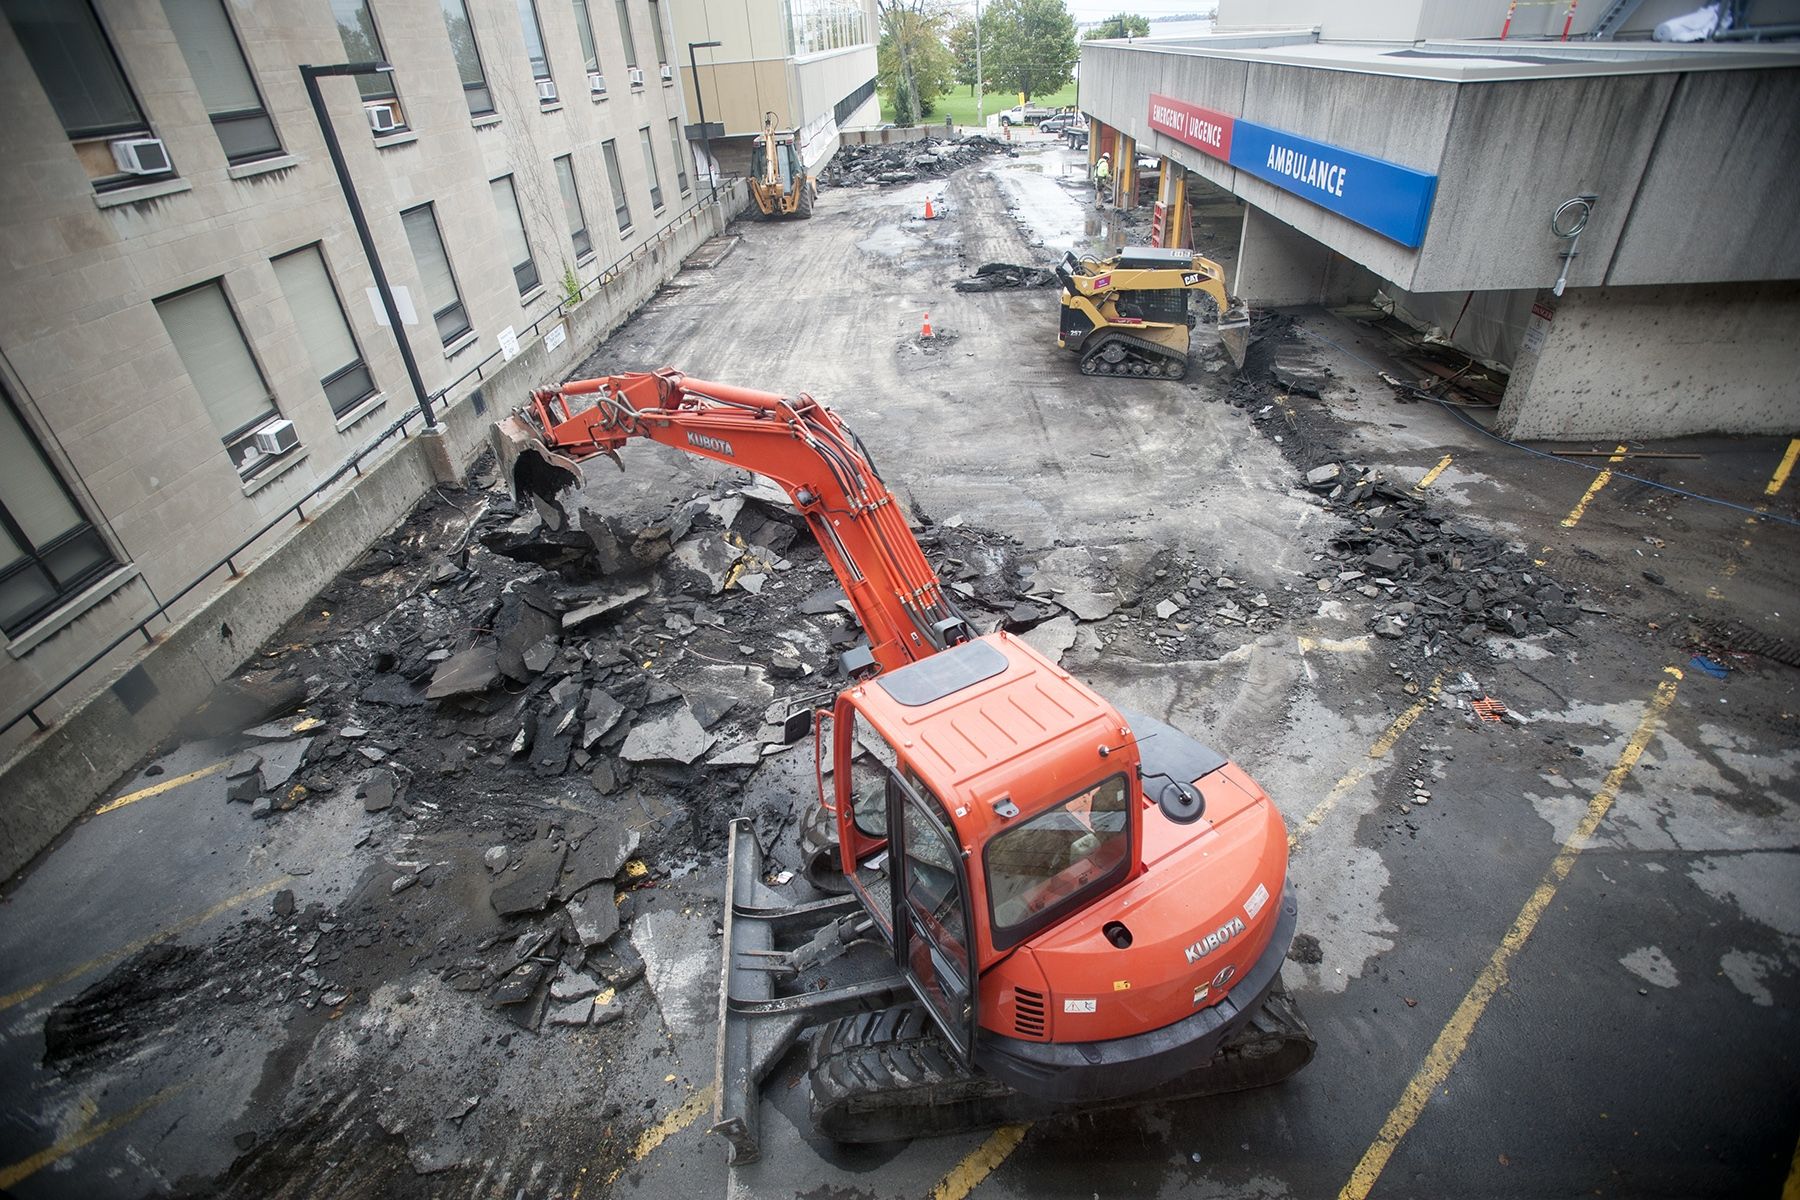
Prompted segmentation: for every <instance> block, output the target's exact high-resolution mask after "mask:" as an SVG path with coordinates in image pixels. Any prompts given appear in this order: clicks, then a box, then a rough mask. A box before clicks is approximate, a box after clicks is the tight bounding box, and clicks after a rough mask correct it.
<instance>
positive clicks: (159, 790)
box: [94, 759, 231, 817]
mask: <svg viewBox="0 0 1800 1200" xmlns="http://www.w3.org/2000/svg"><path fill="white" fill-rule="evenodd" d="M230 765H231V760H230V759H225V760H223V761H220V762H216V763H214V764H213V765H212V766H210V767H201V768H200V769H199V770H198V771H189V772H188V773H187V774H186V775H177V776H176V777H175V778H173V779H165V780H163V781H162V782H161V783H156V784H152V785H150V786H149V787H147V788H140V789H139V790H137V791H135V792H127V793H125V794H124V795H123V796H119V797H117V798H116V799H113V800H108V801H107V802H106V803H105V804H102V805H101V806H100V807H99V808H97V809H95V810H94V815H95V816H96V817H99V816H104V815H105V814H107V813H109V812H111V811H113V809H115V808H124V807H125V806H126V805H127V804H136V803H137V802H138V801H139V800H148V799H149V798H150V797H152V796H160V795H162V794H163V793H164V792H168V791H173V790H174V789H175V788H178V787H180V786H181V785H182V784H185V783H192V782H194V780H196V779H205V778H206V777H207V776H208V775H217V774H218V773H219V772H220V771H223V770H224V769H225V768H226V767H228V766H230Z"/></svg>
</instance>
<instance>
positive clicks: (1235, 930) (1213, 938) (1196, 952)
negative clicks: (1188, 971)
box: [1187, 917, 1244, 963]
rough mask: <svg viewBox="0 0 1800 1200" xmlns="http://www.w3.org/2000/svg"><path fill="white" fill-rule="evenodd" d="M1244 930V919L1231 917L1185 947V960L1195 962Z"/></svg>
mask: <svg viewBox="0 0 1800 1200" xmlns="http://www.w3.org/2000/svg"><path fill="white" fill-rule="evenodd" d="M1242 932H1244V919H1243V918H1242V917H1233V918H1231V920H1229V921H1227V922H1225V924H1223V925H1221V926H1219V927H1218V928H1217V929H1215V930H1213V931H1212V932H1211V933H1209V934H1207V935H1206V936H1205V937H1203V938H1201V939H1200V940H1199V941H1197V942H1195V943H1194V944H1193V945H1191V946H1189V947H1188V948H1187V960H1188V961H1189V962H1191V963H1197V962H1199V961H1200V960H1201V959H1203V958H1205V957H1206V956H1207V955H1209V954H1211V953H1212V952H1213V951H1214V950H1217V949H1218V948H1219V947H1220V946H1223V945H1224V944H1225V943H1226V942H1229V941H1230V940H1231V939H1232V938H1234V937H1236V936H1237V935H1238V934H1240V933H1242Z"/></svg>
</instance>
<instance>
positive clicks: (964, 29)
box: [944, 16, 979, 96]
mask: <svg viewBox="0 0 1800 1200" xmlns="http://www.w3.org/2000/svg"><path fill="white" fill-rule="evenodd" d="M944 40H945V42H946V43H948V45H949V47H950V57H951V59H952V60H953V61H954V63H955V65H956V67H955V69H956V82H958V83H960V84H963V85H964V86H966V87H967V88H968V89H969V95H971V96H973V95H974V94H975V84H976V83H977V82H978V81H977V79H976V76H977V74H978V73H979V72H978V71H977V70H976V67H977V65H978V64H977V62H976V54H975V41H976V26H975V18H974V17H970V16H961V17H958V18H956V20H955V21H953V22H952V23H951V25H950V32H949V33H948V34H947V35H946V36H945V38H944Z"/></svg>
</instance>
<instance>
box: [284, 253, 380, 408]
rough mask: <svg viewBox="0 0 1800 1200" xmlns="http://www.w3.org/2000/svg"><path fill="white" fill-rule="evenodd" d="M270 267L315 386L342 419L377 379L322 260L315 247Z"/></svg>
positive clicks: (365, 396) (366, 395)
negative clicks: (308, 361) (315, 379)
mask: <svg viewBox="0 0 1800 1200" xmlns="http://www.w3.org/2000/svg"><path fill="white" fill-rule="evenodd" d="M274 267H275V278H276V279H278V280H280V281H281V294H282V295H284V296H286V297H287V302H288V309H289V311H291V312H292V313H293V314H294V324H295V325H297V326H299V328H300V340H301V342H303V343H304V344H305V346H306V353H307V356H308V357H309V358H311V359H312V364H313V370H315V371H316V372H318V376H319V386H320V387H321V388H323V389H325V398H326V399H327V400H329V401H331V411H332V412H334V413H336V414H337V415H338V416H340V417H341V416H343V415H344V414H345V413H347V412H349V411H350V410H351V409H353V408H355V407H356V406H357V405H358V404H361V403H362V402H363V401H364V400H367V399H368V398H369V397H370V396H373V395H374V394H375V379H374V377H373V376H372V375H370V374H369V367H368V364H367V363H365V362H364V361H363V356H362V351H361V350H359V349H358V348H357V345H356V337H355V335H354V334H352V333H351V332H350V322H349V321H348V320H346V319H345V317H344V305H343V301H341V300H340V299H339V298H338V294H337V289H336V288H335V287H333V286H332V284H331V273H330V272H328V271H327V270H326V269H325V256H324V255H323V254H321V253H320V251H319V247H318V246H317V245H312V246H306V247H303V248H301V249H299V250H295V251H293V252H292V253H290V254H284V255H282V256H281V257H280V258H278V259H276V260H275V261H274Z"/></svg>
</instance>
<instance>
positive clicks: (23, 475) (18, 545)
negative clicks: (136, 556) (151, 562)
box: [0, 388, 117, 635]
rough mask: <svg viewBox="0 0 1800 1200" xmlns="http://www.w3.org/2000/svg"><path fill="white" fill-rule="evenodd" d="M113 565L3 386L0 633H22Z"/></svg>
mask: <svg viewBox="0 0 1800 1200" xmlns="http://www.w3.org/2000/svg"><path fill="white" fill-rule="evenodd" d="M116 562H117V560H116V559H114V558H113V554H112V551H111V550H110V549H108V548H107V545H106V540H105V539H104V538H102V537H101V536H100V531H99V530H97V529H95V528H94V527H93V525H92V524H91V523H89V521H88V519H87V518H86V517H84V516H83V515H82V513H81V509H80V508H79V507H78V506H77V505H76V503H75V497H74V496H73V495H71V494H70V492H69V489H68V487H67V486H65V485H64V483H63V481H62V477H61V476H59V475H58V474H57V473H56V471H55V469H54V468H53V467H51V465H50V460H49V459H48V458H47V457H45V455H44V451H43V448H42V447H41V446H40V445H39V444H38V440H37V438H36V437H35V436H33V434H32V432H31V430H30V428H29V427H27V426H26V424H25V422H24V421H23V420H22V419H21V418H20V416H19V413H18V410H17V409H15V408H14V407H13V402H12V397H11V396H10V395H8V394H7V393H6V391H5V389H4V388H0V630H3V631H5V632H6V633H7V634H9V635H11V634H16V633H18V632H19V631H20V630H22V629H25V628H26V627H27V626H29V625H30V624H31V623H32V622H33V621H34V620H36V619H37V618H38V617H41V616H42V615H43V614H45V613H47V612H49V611H50V610H51V609H53V608H55V607H56V606H57V605H58V604H60V603H61V602H62V601H63V600H65V599H67V598H68V597H69V596H72V595H73V594H75V593H76V592H79V591H80V590H81V589H82V588H84V587H86V586H88V585H89V584H90V583H92V582H94V580H95V579H97V578H99V577H100V576H101V575H104V574H105V573H106V571H107V570H108V568H110V567H112V566H113V565H114V564H115V563H116Z"/></svg>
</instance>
